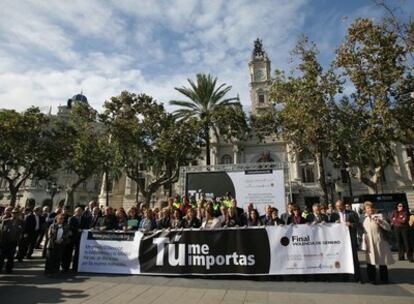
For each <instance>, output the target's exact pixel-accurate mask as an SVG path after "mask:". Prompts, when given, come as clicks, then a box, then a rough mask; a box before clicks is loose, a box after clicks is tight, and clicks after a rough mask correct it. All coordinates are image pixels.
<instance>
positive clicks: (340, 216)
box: [330, 200, 361, 282]
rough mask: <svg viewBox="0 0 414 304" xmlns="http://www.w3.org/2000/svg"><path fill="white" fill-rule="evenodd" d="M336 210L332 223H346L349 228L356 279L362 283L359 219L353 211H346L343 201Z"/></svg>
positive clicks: (338, 202)
mask: <svg viewBox="0 0 414 304" xmlns="http://www.w3.org/2000/svg"><path fill="white" fill-rule="evenodd" d="M335 209H336V211H335V212H334V213H332V214H331V218H330V221H331V222H332V223H344V224H346V225H347V226H348V228H349V233H350V237H351V246H352V257H353V260H354V279H355V281H357V282H361V271H360V268H359V259H358V242H357V228H358V225H359V223H358V219H357V218H355V216H354V214H353V213H352V212H351V211H349V210H346V209H345V204H344V202H343V201H341V200H337V201H336V203H335Z"/></svg>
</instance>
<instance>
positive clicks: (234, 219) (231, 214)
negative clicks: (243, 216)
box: [224, 206, 241, 227]
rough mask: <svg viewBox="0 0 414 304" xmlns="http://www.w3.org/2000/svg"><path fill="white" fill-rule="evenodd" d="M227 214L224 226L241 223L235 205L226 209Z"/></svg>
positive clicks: (233, 225) (235, 225)
mask: <svg viewBox="0 0 414 304" xmlns="http://www.w3.org/2000/svg"><path fill="white" fill-rule="evenodd" d="M227 212H228V216H227V218H226V222H225V223H224V227H238V226H240V225H241V221H240V218H239V215H238V212H237V209H236V207H234V206H233V207H231V208H229V209H228V210H227Z"/></svg>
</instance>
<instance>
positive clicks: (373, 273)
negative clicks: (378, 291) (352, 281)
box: [367, 264, 377, 284]
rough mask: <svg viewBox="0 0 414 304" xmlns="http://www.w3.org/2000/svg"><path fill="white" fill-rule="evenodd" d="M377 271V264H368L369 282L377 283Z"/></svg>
mask: <svg viewBox="0 0 414 304" xmlns="http://www.w3.org/2000/svg"><path fill="white" fill-rule="evenodd" d="M376 272H377V270H376V269H375V265H371V264H367V275H368V282H369V283H371V284H375V277H376Z"/></svg>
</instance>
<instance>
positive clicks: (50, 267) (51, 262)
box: [45, 213, 71, 275]
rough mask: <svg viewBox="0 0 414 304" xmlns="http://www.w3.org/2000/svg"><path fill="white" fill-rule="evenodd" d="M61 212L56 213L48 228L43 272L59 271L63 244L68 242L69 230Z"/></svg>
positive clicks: (52, 272)
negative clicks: (53, 221)
mask: <svg viewBox="0 0 414 304" xmlns="http://www.w3.org/2000/svg"><path fill="white" fill-rule="evenodd" d="M64 221H65V218H64V215H63V214H62V213H60V214H58V215H56V217H55V223H53V224H52V225H51V226H50V227H49V230H48V238H49V242H48V244H47V248H46V261H45V274H47V275H49V274H54V273H56V272H58V271H59V269H60V267H61V264H62V256H63V250H64V248H65V245H66V244H67V243H68V242H69V238H70V234H71V232H70V230H69V227H68V225H67V224H65V222H64Z"/></svg>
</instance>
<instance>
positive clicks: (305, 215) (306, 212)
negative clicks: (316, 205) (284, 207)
mask: <svg viewBox="0 0 414 304" xmlns="http://www.w3.org/2000/svg"><path fill="white" fill-rule="evenodd" d="M308 215H309V210H308V207H305V208H304V209H303V212H302V217H303V218H304V219H305V220H306V218H307V217H308Z"/></svg>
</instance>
